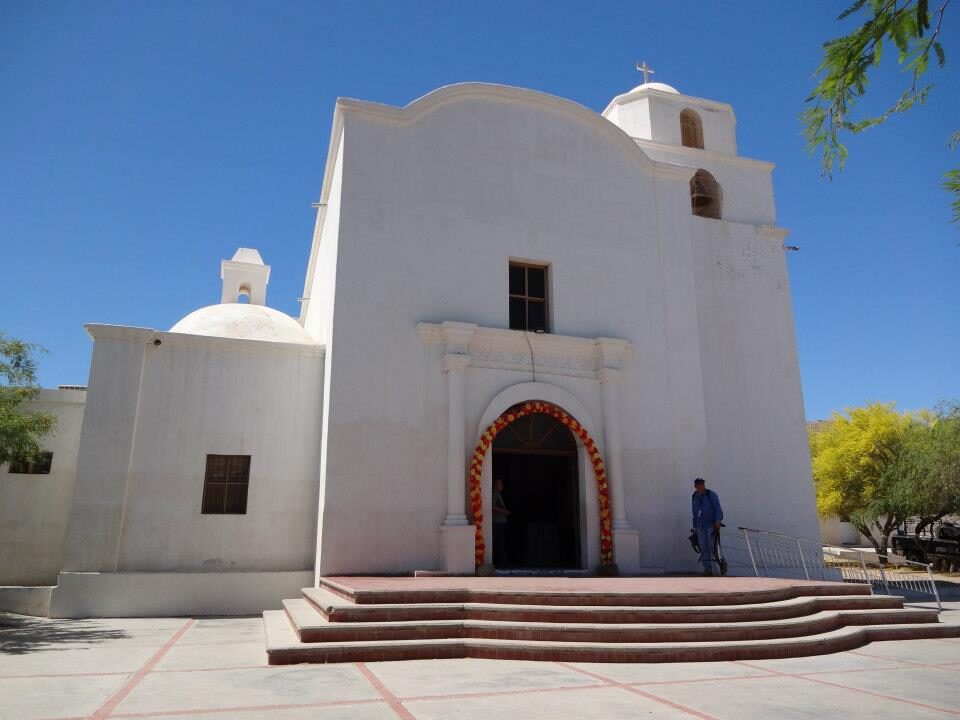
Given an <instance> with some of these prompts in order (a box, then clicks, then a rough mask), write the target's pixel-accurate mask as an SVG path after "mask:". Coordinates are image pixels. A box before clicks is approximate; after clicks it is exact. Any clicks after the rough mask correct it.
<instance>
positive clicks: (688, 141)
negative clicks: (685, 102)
mask: <svg viewBox="0 0 960 720" xmlns="http://www.w3.org/2000/svg"><path fill="white" fill-rule="evenodd" d="M680 144H681V145H683V146H684V147H689V148H698V149H699V150H703V123H701V122H700V116H699V115H697V114H696V113H695V112H694V111H693V110H681V111H680Z"/></svg>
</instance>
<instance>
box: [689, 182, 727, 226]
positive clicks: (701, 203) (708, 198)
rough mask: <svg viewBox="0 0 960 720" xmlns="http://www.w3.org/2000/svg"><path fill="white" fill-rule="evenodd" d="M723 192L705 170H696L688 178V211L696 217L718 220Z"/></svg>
mask: <svg viewBox="0 0 960 720" xmlns="http://www.w3.org/2000/svg"><path fill="white" fill-rule="evenodd" d="M722 205H723V191H722V190H721V189H720V184H719V183H718V182H717V181H716V179H715V178H714V177H713V175H711V174H710V173H708V172H707V171H706V170H697V172H695V173H694V175H693V177H692V178H690V210H691V212H693V214H694V215H696V216H697V217H704V218H713V219H714V220H719V219H720V210H721V206H722Z"/></svg>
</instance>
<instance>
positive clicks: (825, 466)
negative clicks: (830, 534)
mask: <svg viewBox="0 0 960 720" xmlns="http://www.w3.org/2000/svg"><path fill="white" fill-rule="evenodd" d="M919 432H921V428H920V424H919V423H917V422H916V421H915V420H914V419H913V418H912V417H911V416H909V415H907V414H904V413H899V412H897V411H896V410H895V409H894V405H893V403H873V404H871V405H867V406H866V407H862V408H848V409H847V411H846V414H844V415H841V414H840V413H836V412H835V413H833V415H832V416H831V417H830V419H829V420H825V421H822V422H819V423H815V424H813V425H812V426H811V428H810V430H809V438H810V454H811V460H812V464H813V484H814V489H815V490H816V495H817V512H818V513H819V514H820V516H821V517H824V518H826V517H831V516H838V517H849V518H850V522H851V523H853V525H854V527H856V528H857V530H858V531H859V532H860V533H862V534H863V535H865V536H866V537H868V538H870V541H871V543H872V544H873V546H874V548H875V549H876V551H877V553H878V554H879V555H881V556H886V554H887V547H888V546H889V539H890V534H891V533H892V532H893V531H894V530H895V529H896V528H897V526H898V525H900V524H901V523H902V522H903V521H904V520H905V519H906V518H907V517H908V516H909V515H910V510H911V508H910V504H909V499H910V490H909V488H910V487H911V486H912V485H914V484H915V483H916V480H917V476H918V474H919V472H920V470H919V469H918V466H917V463H916V462H915V456H914V455H913V454H912V453H911V452H909V448H912V447H914V446H915V443H916V442H918V440H917V435H918V433H919Z"/></svg>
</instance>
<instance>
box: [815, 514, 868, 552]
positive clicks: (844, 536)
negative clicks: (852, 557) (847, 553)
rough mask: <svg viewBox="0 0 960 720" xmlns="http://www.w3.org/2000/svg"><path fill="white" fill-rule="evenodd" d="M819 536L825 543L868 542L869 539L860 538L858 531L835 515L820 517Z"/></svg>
mask: <svg viewBox="0 0 960 720" xmlns="http://www.w3.org/2000/svg"><path fill="white" fill-rule="evenodd" d="M820 537H821V538H822V540H823V542H824V543H825V544H827V545H860V544H867V545H869V544H870V543H869V541H867V540H865V539H861V537H860V533H859V532H857V529H856V528H855V527H854V526H853V525H851V524H850V523H848V522H843V521H841V520H840V518H837V517H829V518H826V519H823V518H821V519H820Z"/></svg>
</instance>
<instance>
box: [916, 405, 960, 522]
mask: <svg viewBox="0 0 960 720" xmlns="http://www.w3.org/2000/svg"><path fill="white" fill-rule="evenodd" d="M922 420H923V422H924V430H923V431H922V432H921V433H918V435H917V438H916V441H915V442H914V443H912V446H911V447H910V448H909V450H908V452H909V453H910V454H911V455H912V456H913V457H912V459H911V462H912V463H913V464H914V465H915V466H916V467H918V468H919V469H920V472H919V476H918V478H917V482H916V484H915V486H914V487H913V488H912V492H911V496H910V499H909V507H910V510H911V515H913V516H915V517H916V518H917V524H916V526H915V527H914V533H915V534H917V535H919V534H920V533H922V532H923V530H924V529H925V528H927V527H929V526H930V525H932V524H933V523H935V522H937V521H939V520H942V519H943V518H945V517H947V516H948V515H956V514H960V405H958V404H956V403H953V404H949V405H943V406H941V407H940V408H939V409H938V410H937V411H936V412H934V413H925V414H924V415H923V417H922Z"/></svg>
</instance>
